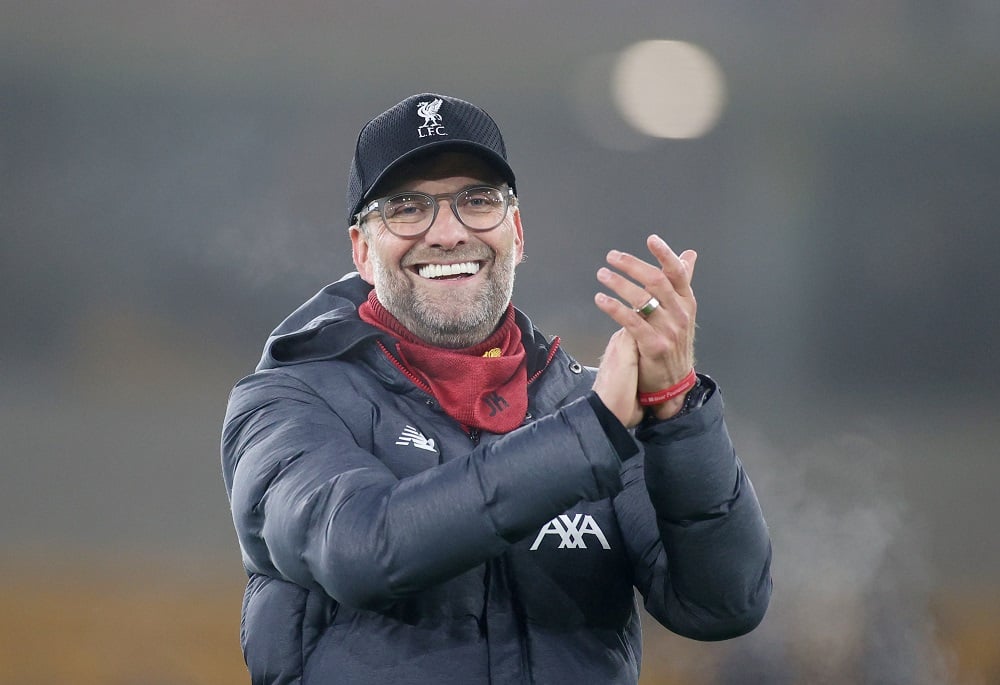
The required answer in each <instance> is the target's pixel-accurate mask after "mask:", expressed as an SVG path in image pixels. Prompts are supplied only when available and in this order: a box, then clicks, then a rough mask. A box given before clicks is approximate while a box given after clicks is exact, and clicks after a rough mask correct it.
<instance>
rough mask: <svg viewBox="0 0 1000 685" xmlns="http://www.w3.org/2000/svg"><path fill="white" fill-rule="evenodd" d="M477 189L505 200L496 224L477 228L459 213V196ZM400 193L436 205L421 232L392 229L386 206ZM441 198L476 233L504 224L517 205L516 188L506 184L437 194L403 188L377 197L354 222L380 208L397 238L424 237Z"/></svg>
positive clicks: (457, 217)
mask: <svg viewBox="0 0 1000 685" xmlns="http://www.w3.org/2000/svg"><path fill="white" fill-rule="evenodd" d="M475 190H495V191H497V192H499V193H500V197H501V199H502V200H503V205H504V206H503V211H502V212H501V213H500V220H499V221H497V222H496V224H494V225H493V226H490V227H489V228H476V227H475V226H470V225H469V224H467V223H465V221H463V220H462V216H461V215H460V214H459V213H458V205H457V204H456V203H457V201H458V196H459V195H462V194H464V193H469V192H472V191H475ZM400 195H408V196H411V197H412V196H417V197H425V198H428V199H429V200H430V201H431V204H433V205H434V213H433V214H431V221H430V223H429V224H427V228H425V229H424V230H422V231H420V233H411V234H406V235H400V234H399V233H396V232H395V231H394V230H392V228H390V227H389V222H388V221H387V220H386V218H385V208H386V207H387V206H388V205H389V201H390V200H393V199H395V198H397V197H399V196H400ZM441 200H448V205H449V206H450V207H451V212H452V214H454V215H455V218H456V219H458V221H459V223H460V224H462V225H463V226H465V227H466V228H467V229H469V230H470V231H474V232H476V233H485V232H486V231H492V230H493V229H495V228H496V227H497V226H499V225H500V224H502V223H503V222H504V220H505V219H506V218H507V210H509V209H510V208H511V207H516V206H517V196H516V195H515V194H514V189H513V188H511V187H510V186H506V185H504V186H491V185H489V184H485V183H483V184H478V185H473V186H469V187H468V188H462V189H461V190H458V191H455V192H454V193H438V194H437V195H431V194H429V193H421V192H419V191H416V190H403V191H400V192H398V193H393V194H392V195H386V196H385V197H380V198H376V199H374V200H372V201H371V202H369V203H368V204H367V205H365V206H364V207H363V208H362V209H361V211H360V212H358V213H357V214H355V215H354V223H356V224H357V225H358V226H360V225H361V221H362V219H363V218H364V217H367V216H368V214H370V213H371V212H374V211H375V210H378V215H379V217H380V218H381V219H382V225H383V226H385V229H386V230H387V231H389V233H392V234H393V235H394V236H396V237H397V238H403V239H404V240H414V239H416V238H420V237H422V236H423V235H424V234H425V233H427V231H429V230H431V227H432V226H433V225H434V222H435V221H437V217H438V210H440V209H441Z"/></svg>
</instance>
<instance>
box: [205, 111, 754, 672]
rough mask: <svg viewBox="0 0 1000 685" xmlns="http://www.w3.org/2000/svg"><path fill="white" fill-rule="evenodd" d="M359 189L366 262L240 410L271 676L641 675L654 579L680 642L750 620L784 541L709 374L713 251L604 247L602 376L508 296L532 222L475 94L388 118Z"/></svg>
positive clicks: (239, 505) (228, 426)
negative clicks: (702, 263) (701, 342)
mask: <svg viewBox="0 0 1000 685" xmlns="http://www.w3.org/2000/svg"><path fill="white" fill-rule="evenodd" d="M348 208H349V218H348V224H349V226H350V229H349V232H350V238H351V244H352V248H353V257H354V263H355V265H356V267H357V273H356V274H349V275H347V276H345V277H344V278H342V279H341V280H340V281H338V282H336V283H334V284H332V285H330V286H328V287H326V288H325V289H323V290H322V291H320V293H318V294H317V295H316V296H315V297H314V298H313V299H311V300H310V301H309V302H307V303H305V304H304V305H303V306H302V307H301V308H299V309H298V310H297V311H296V312H295V313H293V314H292V315H291V316H290V317H289V318H288V319H287V320H285V322H283V323H282V324H281V325H280V326H279V327H278V328H277V330H276V331H275V332H274V333H273V334H272V336H271V337H270V339H269V340H268V343H267V346H266V348H265V351H264V355H263V358H262V360H261V362H260V364H259V365H258V367H257V372H256V373H254V374H253V375H251V376H248V377H247V378H245V379H243V380H242V381H240V382H239V384H237V386H236V387H235V389H234V390H233V393H232V395H231V397H230V401H229V408H228V412H227V415H226V420H225V428H224V434H223V445H222V454H223V472H224V477H225V483H226V489H227V492H228V494H229V497H230V502H231V505H232V510H233V519H234V522H235V524H236V530H237V533H238V536H239V541H240V546H241V549H242V552H243V563H244V565H245V567H246V570H247V573H248V575H249V583H248V585H247V589H246V594H245V598H244V603H243V623H242V630H241V642H242V645H243V650H244V655H245V657H246V661H247V664H248V667H249V670H250V673H251V676H252V680H253V682H254V683H302V684H304V685H309V684H310V683H333V682H336V683H351V684H356V683H393V684H394V685H398V684H401V683H434V684H441V683H461V684H463V685H469V684H473V685H475V684H479V683H504V684H508V683H538V684H543V685H558V684H560V683H572V684H573V685H580V684H581V683H601V684H608V683H636V682H637V681H638V674H639V663H640V658H641V657H640V654H641V638H640V627H639V615H638V613H637V607H636V601H635V596H634V592H633V588H637V589H638V590H639V592H640V593H641V595H642V597H643V599H644V603H645V607H646V609H647V610H648V611H649V612H650V614H652V615H653V616H654V617H655V618H656V619H657V620H659V621H660V622H661V623H663V625H665V626H667V627H668V628H670V629H671V630H674V631H676V632H677V633H680V634H681V635H686V636H689V637H692V638H695V639H702V640H718V639H725V638H730V637H734V636H737V635H741V634H743V633H745V632H747V631H749V630H751V629H753V628H754V627H755V626H756V625H757V624H758V623H759V621H760V620H761V619H762V617H763V615H764V611H765V609H766V607H767V604H768V601H769V597H770V590H771V581H770V575H769V568H770V542H769V538H768V534H767V530H766V527H765V524H764V521H763V518H762V516H761V512H760V509H759V506H758V503H757V500H756V496H755V494H754V492H753V488H752V487H751V485H750V482H749V480H748V479H747V477H746V475H745V473H744V472H743V469H742V467H741V465H740V462H739V461H738V459H737V458H736V456H735V453H734V452H733V448H732V445H731V444H730V441H729V437H728V434H727V432H726V429H725V424H724V421H723V416H722V400H721V397H720V393H719V391H718V388H717V387H716V385H715V383H714V382H713V381H712V380H711V379H710V378H708V377H707V376H703V375H696V374H695V373H694V370H693V363H694V360H693V339H694V325H695V324H694V322H695V300H694V295H693V292H692V290H691V285H690V283H691V277H692V275H693V272H694V265H695V259H696V256H695V254H694V253H693V252H691V251H688V252H684V253H683V254H681V255H680V256H677V255H676V254H674V252H673V251H671V249H670V248H669V247H667V245H666V244H665V243H664V242H663V241H662V240H660V239H659V238H657V237H655V236H651V237H650V239H649V241H648V246H649V249H650V250H651V252H652V254H653V257H654V258H655V260H656V264H653V263H650V262H646V261H643V260H640V259H638V258H637V257H635V256H632V255H628V254H624V253H621V252H618V251H612V252H611V253H609V255H608V267H607V268H602V269H601V270H600V271H599V272H598V274H597V276H598V280H599V281H600V283H601V284H603V286H605V287H606V288H607V289H608V290H610V291H611V292H613V293H614V295H615V297H612V296H610V295H605V294H598V295H597V296H596V297H595V303H596V305H597V307H598V308H599V309H600V310H601V311H603V312H604V313H605V314H607V315H608V316H610V317H611V318H612V319H613V320H614V321H615V322H617V323H618V324H619V325H620V326H621V329H620V330H619V331H618V332H617V333H616V334H615V335H613V336H612V338H611V340H610V341H609V343H608V346H607V349H606V351H605V354H604V356H603V357H602V361H601V364H600V368H599V369H597V370H596V371H595V370H592V369H588V368H584V367H582V366H581V365H580V364H579V363H577V362H576V361H575V360H573V359H572V358H571V357H570V356H569V355H568V354H567V353H566V352H565V351H564V350H563V349H562V348H561V347H560V346H559V341H558V339H553V340H549V339H547V338H546V337H545V336H543V335H542V334H541V333H540V332H539V331H538V330H536V329H535V328H533V326H532V324H531V322H530V321H529V320H528V318H527V316H525V315H524V313H522V312H521V311H519V310H517V309H515V308H514V307H513V306H512V304H511V293H512V290H513V283H514V272H515V269H516V266H517V264H518V263H519V262H520V261H521V258H522V256H523V244H524V231H523V228H522V224H521V214H520V210H519V208H518V206H517V196H516V186H515V177H514V173H513V171H512V169H511V167H510V166H509V164H508V162H507V154H506V149H505V147H504V142H503V139H502V137H501V135H500V131H499V129H498V128H497V126H496V124H495V123H494V121H493V120H492V119H491V118H490V117H489V115H488V114H487V113H486V112H484V111H483V110H481V109H480V108H478V107H476V106H474V105H472V104H470V103H467V102H464V101H462V100H458V99H455V98H452V97H447V96H444V95H434V94H421V95H414V96H412V97H409V98H407V99H406V100H404V101H402V102H400V103H399V104H397V105H395V106H394V107H392V108H391V109H389V110H388V111H386V112H384V113H383V114H381V115H379V116H378V117H376V118H375V119H373V120H372V121H371V122H369V123H368V124H367V125H366V126H365V127H364V128H363V129H362V131H361V133H360V136H359V138H358V142H357V148H356V152H355V156H354V160H353V163H352V166H351V176H350V183H349V189H348ZM630 429H635V430H634V434H633V431H631V430H630Z"/></svg>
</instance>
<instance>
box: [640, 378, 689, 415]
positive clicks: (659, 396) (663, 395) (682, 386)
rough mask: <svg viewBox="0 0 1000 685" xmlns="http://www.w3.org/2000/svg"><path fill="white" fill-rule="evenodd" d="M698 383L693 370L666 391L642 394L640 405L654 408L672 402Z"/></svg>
mask: <svg viewBox="0 0 1000 685" xmlns="http://www.w3.org/2000/svg"><path fill="white" fill-rule="evenodd" d="M697 382H698V376H697V374H695V372H694V369H691V373H689V374H688V375H686V376H684V378H682V379H681V380H679V381H677V382H676V383H674V384H673V385H671V386H670V387H669V388H666V389H665V390H657V391H656V392H640V393H639V404H641V405H642V406H644V407H652V406H654V405H657V404H663V403H664V402H666V401H668V400H672V399H674V398H675V397H678V396H680V395H683V394H684V393H686V392H687V391H688V390H690V389H691V388H693V387H694V384H695V383H697Z"/></svg>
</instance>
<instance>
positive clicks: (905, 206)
mask: <svg viewBox="0 0 1000 685" xmlns="http://www.w3.org/2000/svg"><path fill="white" fill-rule="evenodd" d="M646 40H671V41H683V42H684V43H685V44H689V45H691V46H697V52H698V54H700V55H702V56H707V61H708V64H709V65H710V66H711V65H714V67H713V68H711V69H708V70H707V71H704V72H697V70H695V71H696V72H697V73H690V70H689V69H688V67H687V66H685V65H678V64H673V63H671V62H670V61H669V60H668V59H665V60H664V61H657V60H656V59H652V61H650V60H647V61H646V62H645V63H643V62H642V60H639V62H635V60H633V61H632V62H629V61H628V60H626V59H625V56H626V55H632V56H634V53H633V52H632V50H633V48H632V47H630V46H633V45H634V44H636V43H637V42H639V41H646ZM688 66H689V65H688ZM998 73H1000V4H998V3H996V2H994V1H992V0H957V1H955V2H949V3H939V2H931V1H930V0H913V1H910V2H906V1H902V0H887V1H886V2H880V3H866V2H842V3H828V2H818V1H817V0H808V1H805V2H799V3H779V2H772V1H764V2H756V3H739V2H701V3H680V2H669V1H667V2H664V1H663V0H656V1H653V0H636V1H635V2H629V1H626V2H614V3H612V2H591V1H587V0H582V1H580V2H568V1H559V2H550V3H538V2H525V1H523V0H512V1H510V2H506V3H465V2H458V1H456V0H429V1H428V2H423V3H396V2H388V1H386V0H369V1H368V2H358V1H356V0H350V1H347V0H345V1H341V2H318V1H304V2H303V1H294V0H293V1H291V2H287V3H275V2H265V1H263V0H248V1H246V2H226V1H221V0H220V1H216V2H204V1H201V2H199V1H197V0H165V1H162V2H152V1H151V0H140V1H137V2H125V1H123V0H104V1H99V0H80V1H79V2H70V1H68V0H63V1H62V2H59V1H55V2H48V1H42V0H37V1H35V2H15V1H12V0H2V1H0V178H2V184H0V220H2V230H0V246H2V250H0V260H2V261H0V292H2V297H0V316H2V320H3V321H4V322H5V326H4V335H3V336H2V338H0V359H2V364H0V369H2V383H0V435H2V440H0V450H2V462H0V463H2V467H3V472H2V476H0V521H2V524H0V683H3V684H5V685H6V684H7V683H10V684H14V683H17V684H19V685H21V684H25V683H28V684H32V683H38V684H46V685H47V684H49V683H76V684H90V683H101V684H109V685H129V684H133V683H135V684H138V683H142V684H144V685H148V684H152V685H201V684H205V685H207V684H209V683H212V684H213V685H218V684H225V683H242V682H246V681H247V678H246V675H245V670H244V667H243V664H242V661H241V657H240V654H239V646H238V635H239V605H240V598H241V592H242V575H241V567H240V561H239V552H238V549H237V546H236V544H235V540H234V535H233V532H232V527H231V522H230V520H229V514H228V509H227V506H226V501H225V494H224V490H223V487H222V482H221V477H220V470H219V458H218V433H219V426H220V422H221V419H222V415H223V412H224V408H225V402H226V396H227V393H228V391H229V388H230V387H231V385H232V384H233V383H234V382H235V381H236V380H237V379H238V378H239V377H240V376H242V375H244V374H245V373H247V372H248V371H249V370H251V369H252V367H253V365H254V363H255V362H256V359H257V356H258V353H259V350H260V346H261V344H262V343H263V340H264V338H265V336H266V334H267V332H268V331H269V330H270V328H271V326H272V325H273V324H275V323H276V322H277V321H279V320H280V319H281V318H282V317H283V316H284V315H285V313H286V312H288V311H289V310H290V309H291V308H293V307H294V306H295V305H296V304H297V303H299V302H300V301H301V300H303V299H305V298H306V297H308V296H309V295H310V294H312V293H313V292H314V291H315V290H317V289H318V288H320V287H321V286H322V285H324V284H325V283H327V282H329V281H331V280H333V279H335V278H336V277H338V276H339V275H340V274H342V273H343V272H345V271H347V270H349V269H350V267H351V264H350V253H349V249H348V241H347V238H346V235H345V225H344V215H345V208H344V200H343V197H344V186H345V183H346V175H347V174H346V170H347V165H348V161H349V159H350V154H351V151H352V146H353V143H354V138H355V135H356V132H357V130H358V128H359V127H360V126H361V125H362V124H363V123H364V122H365V121H366V120H367V119H368V118H369V117H370V116H371V115H372V114H374V113H376V112H378V111H381V110H382V109H384V108H386V107H388V106H390V105H391V104H393V103H395V102H396V101H398V100H400V99H402V98H403V97H405V96H406V95H409V94H411V93H414V92H419V91H423V90H439V91H445V92H448V93H450V94H454V95H457V96H460V97H465V98H467V99H471V100H474V101H475V102H477V103H480V104H482V105H483V106H485V107H486V108H487V109H489V110H490V111H491V112H492V113H493V114H494V116H495V117H496V118H497V119H498V120H499V122H500V123H501V125H502V127H503V129H504V131H505V134H506V136H507V140H508V145H509V147H510V150H511V157H512V161H513V165H514V168H515V169H516V170H517V173H518V175H519V188H520V189H521V204H522V212H523V217H524V225H525V229H526V246H527V253H528V260H527V262H526V263H525V264H524V265H522V268H521V270H520V271H519V276H518V286H517V292H516V296H515V297H516V301H517V302H518V303H519V304H520V305H521V306H522V307H524V308H525V309H527V310H528V311H529V312H531V313H532V314H533V317H534V319H535V320H536V322H537V323H538V324H539V325H540V326H541V327H542V328H543V329H545V330H546V331H549V332H551V333H558V334H559V335H561V336H562V337H563V339H564V343H565V344H566V346H567V347H568V348H569V350H570V351H571V352H573V353H575V354H576V355H577V356H578V357H580V358H581V359H582V360H584V361H586V362H588V363H593V362H595V361H596V358H597V355H598V354H599V352H600V350H601V349H602V346H603V341H604V340H605V339H606V337H607V336H608V334H609V333H610V332H611V326H610V324H609V323H608V322H606V321H603V320H602V318H601V316H600V315H599V314H597V312H596V310H595V309H594V308H593V305H592V304H591V295H592V293H593V292H594V290H595V288H596V282H595V279H594V277H593V273H594V271H595V270H596V268H597V266H598V265H599V264H600V263H601V261H602V259H603V255H604V253H605V252H606V251H607V250H608V249H609V248H611V247H620V248H625V249H630V250H639V249H641V246H642V240H643V238H644V236H645V235H646V234H647V233H649V232H651V231H658V232H660V233H661V235H663V236H664V237H665V238H666V239H667V240H668V242H670V243H671V244H672V245H674V246H675V247H677V248H687V247H694V248H696V249H698V250H699V252H700V259H699V263H698V273H697V277H696V284H697V293H698V295H699V305H700V312H699V319H700V332H699V336H700V337H699V344H698V351H699V364H700V367H701V368H702V369H703V370H705V371H706V372H709V373H711V374H713V375H714V376H716V377H717V378H718V379H719V380H720V382H721V383H722V385H723V388H724V390H725V394H726V399H727V406H728V412H729V416H730V424H731V426H730V427H731V431H732V433H733V434H734V437H735V440H736V444H737V446H738V448H739V450H740V452H741V455H742V457H743V459H744V461H745V462H746V464H747V465H748V467H749V469H750V472H751V475H752V476H753V478H754V480H755V483H756V485H757V489H758V491H759V494H760V497H761V500H762V503H763V506H764V509H765V513H766V514H767V517H768V520H769V524H770V526H771V531H772V535H773V538H774V543H775V566H774V578H775V583H776V586H775V595H774V601H773V603H772V609H771V612H770V613H769V615H768V617H767V619H766V620H765V622H764V624H763V625H762V626H761V627H760V628H759V629H758V630H757V631H756V632H755V633H753V634H752V635H750V636H747V637H745V638H741V639H738V640H734V641H731V642H728V643H724V644H707V645H706V644H698V643H693V642H689V641H686V640H682V639H679V638H675V637H672V636H669V635H665V634H664V632H663V631H662V630H659V629H658V628H657V627H655V626H654V625H652V623H650V622H647V624H646V625H647V638H646V659H645V669H644V673H643V683H644V685H654V684H662V685H675V684H680V683H718V684H730V683H731V684H739V685H743V684H747V683H750V684H752V683H768V684H772V683H831V684H840V683H899V684H901V685H902V684H907V685H910V684H923V683H928V684H929V683H956V684H967V685H986V684H989V683H1000V648H998V647H997V637H996V636H997V635H998V634H1000V619H998V616H1000V580H998V579H1000V535H998V533H997V520H998V518H997V515H996V509H995V500H996V495H995V493H996V483H997V482H998V481H1000V459H998V458H997V457H998V447H997V439H998V437H1000V428H998V422H997V420H996V414H997V409H998V407H1000V399H998V397H997V389H998V387H1000V386H998V377H1000V373H998V371H1000V355H997V354H996V353H995V352H994V351H993V350H992V349H991V347H992V343H991V341H994V340H996V339H997V337H998V333H1000V317H998V316H997V305H996V302H997V296H998V295H1000V278H998V276H997V255H998V253H1000V250H998V248H1000V232H998V230H997V229H998V228H1000V219H998V217H1000V123H998V122H1000V78H998V76H997V74H998ZM685 89H689V90H685ZM706 93H707V95H706ZM699 94H700V95H701V96H706V97H708V100H709V101H708V102H707V104H706V103H705V102H704V101H701V104H702V105H704V106H705V107H707V109H703V111H702V112H701V115H699V116H702V117H703V120H702V122H701V123H702V124H703V125H702V126H701V129H700V130H698V131H696V132H694V133H692V132H690V131H689V132H688V133H687V134H684V135H688V136H689V137H687V138H663V137H656V136H650V135H647V134H645V133H640V132H639V131H638V130H637V129H636V128H635V126H634V125H632V124H630V123H628V122H633V123H634V122H635V121H636V117H640V116H641V115H649V114H651V113H652V115H653V117H654V120H655V119H656V117H657V116H659V115H661V114H664V113H669V112H672V111H675V110H676V111H681V110H684V111H686V110H685V109H684V108H685V107H687V106H688V105H690V104H691V103H692V102H695V101H698V98H699ZM713 98H714V99H713ZM695 104H697V102H695ZM695 114H696V115H697V113H695ZM657 123H659V124H663V125H664V126H666V127H669V126H668V122H665V121H659V122H657V121H654V122H653V124H654V126H655V125H657ZM695 128H698V127H697V126H696V127H695ZM655 132H656V131H654V133H655ZM666 133H667V134H669V131H666ZM658 135H664V131H660V132H659V134H658ZM690 136H693V137H690Z"/></svg>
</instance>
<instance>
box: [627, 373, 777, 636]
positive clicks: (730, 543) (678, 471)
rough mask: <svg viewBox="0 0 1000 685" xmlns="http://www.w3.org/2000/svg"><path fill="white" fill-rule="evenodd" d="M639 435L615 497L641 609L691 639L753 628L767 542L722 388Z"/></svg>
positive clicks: (762, 602) (766, 587)
mask: <svg viewBox="0 0 1000 685" xmlns="http://www.w3.org/2000/svg"><path fill="white" fill-rule="evenodd" d="M702 381H703V382H708V383H712V381H711V380H710V379H707V378H706V377H703V378H702ZM713 386H714V384H713ZM637 437H638V438H639V441H640V444H641V445H642V447H643V450H644V455H640V456H637V457H634V458H632V459H630V460H628V462H626V464H625V466H624V468H623V474H622V480H623V483H624V489H623V491H622V493H621V494H619V495H618V496H617V497H616V498H615V506H616V509H617V511H618V516H619V521H620V523H621V525H622V528H623V531H624V532H625V536H626V540H627V541H628V542H627V544H628V545H629V553H630V556H631V558H632V559H631V560H632V563H633V567H634V568H635V576H636V577H635V584H636V587H637V588H638V589H639V591H640V592H641V593H642V595H643V598H644V599H645V607H646V609H647V611H649V613H650V614H651V615H652V616H653V617H655V618H656V619H657V620H658V621H659V622H660V623H662V624H663V625H664V626H666V627H667V628H669V629H670V630H672V631H674V632H676V633H678V634H681V635H684V636H687V637H690V638H694V639H699V640H721V639H728V638H731V637H736V636H739V635H742V634H744V633H747V632H749V631H751V630H752V629H753V628H754V627H756V626H757V625H758V624H759V623H760V621H761V620H762V619H763V617H764V613H765V611H766V610H767V605H768V603H769V601H770V596H771V576H770V566H771V542H770V537H769V535H768V531H767V526H766V524H765V522H764V518H763V515H762V513H761V509H760V505H759V503H758V501H757V496H756V494H755V493H754V489H753V486H752V485H751V483H750V480H749V478H748V477H747V474H746V472H745V471H744V470H743V466H742V464H741V463H740V460H739V458H738V457H737V456H736V453H735V451H734V450H733V446H732V442H731V441H730V438H729V434H728V431H727V430H726V426H725V421H724V419H723V407H722V397H721V394H720V393H719V392H718V390H717V389H715V392H713V393H712V395H711V396H710V397H709V399H708V400H707V401H706V402H705V404H704V405H703V406H701V407H699V408H697V409H695V410H693V411H691V412H690V413H688V414H685V415H682V416H679V417H677V418H674V419H669V420H666V421H660V422H654V423H652V424H649V425H647V426H643V427H642V428H640V430H639V432H638V435H637ZM647 493H648V495H647Z"/></svg>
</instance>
